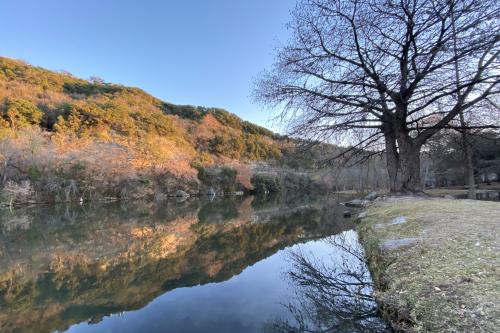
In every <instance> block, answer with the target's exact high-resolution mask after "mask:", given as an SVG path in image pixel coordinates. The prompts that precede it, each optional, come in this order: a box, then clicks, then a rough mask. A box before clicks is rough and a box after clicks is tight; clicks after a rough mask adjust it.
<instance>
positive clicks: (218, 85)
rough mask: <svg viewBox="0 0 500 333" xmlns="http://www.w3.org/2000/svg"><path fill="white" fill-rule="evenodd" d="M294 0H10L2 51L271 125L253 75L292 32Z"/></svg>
mask: <svg viewBox="0 0 500 333" xmlns="http://www.w3.org/2000/svg"><path fill="white" fill-rule="evenodd" d="M294 3H295V1H293V0H176V1H174V0H163V1H161V0H142V1H140V0H134V1H132V0H85V1H77V0H74V1H72V0H45V1H40V0H0V41H1V42H0V55H3V56H7V57H11V58H19V59H23V60H26V61H28V62H29V63H31V64H33V65H37V66H41V67H46V68H49V69H54V70H67V71H69V72H71V73H73V74H74V75H76V76H79V77H83V78H88V77H90V76H99V77H102V78H103V79H105V80H106V81H110V82H115V83H121V84H124V85H128V86H136V87H140V88H142V89H144V90H146V91H147V92H149V93H151V94H153V95H155V96H157V97H159V98H161V99H163V100H165V101H169V102H172V103H177V104H193V105H204V106H216V107H222V108H225V109H227V110H229V111H231V112H234V113H236V114H238V115H239V116H240V117H242V118H244V119H246V120H250V121H252V122H256V123H258V124H260V125H264V126H267V127H269V126H270V124H269V123H268V122H267V120H268V119H269V118H270V114H269V112H265V111H263V110H262V108H261V107H260V106H259V105H255V104H253V103H252V100H251V98H250V93H251V91H250V89H251V84H252V80H253V78H254V77H256V76H257V75H258V74H259V72H261V71H262V70H263V69H264V68H269V67H270V66H271V64H272V63H273V59H274V53H275V52H274V50H275V47H276V46H277V45H278V44H279V43H284V42H286V40H287V38H288V31H287V29H286V27H285V24H286V22H288V20H289V12H290V10H291V9H292V8H293V6H294Z"/></svg>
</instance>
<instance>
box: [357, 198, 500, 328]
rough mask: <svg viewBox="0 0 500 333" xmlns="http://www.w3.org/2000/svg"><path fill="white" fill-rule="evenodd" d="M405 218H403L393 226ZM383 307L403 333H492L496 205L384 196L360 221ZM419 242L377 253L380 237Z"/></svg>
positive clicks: (496, 321)
mask: <svg viewBox="0 0 500 333" xmlns="http://www.w3.org/2000/svg"><path fill="white" fill-rule="evenodd" d="M398 216H405V217H406V218H407V222H406V223H404V224H399V225H391V224H390V221H391V220H392V219H393V218H395V217H398ZM359 229H360V235H361V239H362V242H363V244H364V245H365V248H366V251H367V255H368V258H369V261H370V267H371V270H372V272H373V275H374V279H375V280H376V283H377V285H378V289H379V291H378V293H377V297H378V299H379V300H380V302H381V304H382V309H383V310H384V312H385V314H386V315H387V316H388V317H390V319H391V320H392V321H393V322H395V325H396V327H397V328H398V329H400V330H403V331H408V332H494V331H498V329H499V328H500V303H499V300H500V278H499V275H498V267H499V266H500V260H499V255H498V253H499V247H500V241H499V239H498V231H499V229H500V204H499V203H495V202H480V201H472V200H446V199H415V198H398V199H392V200H391V199H389V200H386V201H385V202H381V203H379V204H377V205H375V206H372V207H370V208H369V209H368V217H367V218H366V219H364V220H363V222H362V223H361V224H360V227H359ZM402 238H417V239H418V241H417V243H416V244H414V245H412V246H408V247H402V248H398V249H394V250H390V251H384V252H382V251H381V250H380V245H381V244H383V242H384V241H385V240H391V239H402Z"/></svg>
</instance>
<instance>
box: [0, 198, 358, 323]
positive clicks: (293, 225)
mask: <svg viewBox="0 0 500 333" xmlns="http://www.w3.org/2000/svg"><path fill="white" fill-rule="evenodd" d="M345 200H346V198H315V199H312V198H311V199H307V200H301V201H297V200H290V199H289V198H288V199H285V198H279V197H274V198H267V199H266V198H264V199H262V198H259V199H258V200H257V199H255V198H252V197H234V198H223V199H220V198H218V199H215V200H213V201H210V200H208V199H207V200H198V199H195V200H191V199H190V200H187V201H184V202H175V201H174V202H164V203H161V204H155V203H145V202H136V203H114V204H107V205H102V204H85V205H82V206H80V205H70V206H67V205H66V206H65V205H57V206H44V207H37V208H31V209H22V210H17V211H14V212H13V213H9V212H3V213H2V214H1V215H0V225H1V228H0V331H1V332H35V331H36V332H41V333H43V332H53V331H56V330H58V331H65V330H67V329H69V328H70V329H71V331H76V332H91V331H95V332H101V331H107V332H127V331H128V332H134V331H148V332H155V331H158V332H163V331H165V329H172V330H173V331H176V332H210V331H217V332H223V331H227V332H234V331H239V332H259V331H261V329H262V323H263V322H266V321H268V320H269V318H268V317H269V315H279V316H280V317H283V318H287V316H288V315H287V314H286V313H285V311H284V310H283V309H282V307H281V306H279V307H278V306H276V305H277V304H278V300H280V298H281V297H284V299H281V300H280V301H284V300H285V301H286V300H288V298H289V297H288V296H287V295H286V293H287V290H288V288H286V287H285V285H284V284H283V282H282V281H281V280H280V278H279V271H281V268H282V266H287V265H288V264H289V263H288V264H286V263H285V261H283V260H282V259H280V256H278V255H277V254H275V253H276V252H277V251H279V250H280V249H283V248H285V247H287V246H291V245H293V244H296V243H304V242H307V241H311V240H315V239H319V238H322V237H325V236H329V235H332V234H337V233H341V232H343V231H344V230H348V229H349V228H351V225H350V224H349V222H348V221H347V220H345V219H344V218H343V217H342V213H343V209H342V208H340V207H338V202H339V201H345ZM307 244H309V243H306V244H305V245H307ZM273 254H275V255H273ZM265 258H267V259H265ZM353 267H354V266H353ZM242 272H243V273H242ZM223 281H225V282H224V283H214V282H223ZM289 296H290V297H291V295H289ZM278 305H279V304H278ZM167 314H168V315H167ZM151 318H155V320H150V319H151ZM290 319H291V318H290ZM211 325H212V326H211ZM224 327H225V329H223V328H224Z"/></svg>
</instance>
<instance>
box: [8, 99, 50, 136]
mask: <svg viewBox="0 0 500 333" xmlns="http://www.w3.org/2000/svg"><path fill="white" fill-rule="evenodd" d="M2 117H3V119H4V120H6V121H7V122H8V123H9V125H10V127H11V128H13V129H19V128H23V127H28V126H32V125H39V124H40V123H41V121H42V117H43V113H42V111H40V109H39V108H38V107H37V106H36V105H35V104H33V103H32V102H31V101H28V100H25V99H6V100H5V102H4V107H3V112H2Z"/></svg>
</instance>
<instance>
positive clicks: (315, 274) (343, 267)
mask: <svg viewBox="0 0 500 333" xmlns="http://www.w3.org/2000/svg"><path fill="white" fill-rule="evenodd" d="M323 242H324V243H326V244H328V245H329V247H327V248H326V250H327V251H328V253H326V254H322V255H321V254H319V255H318V253H317V252H304V251H303V250H302V249H300V248H299V249H298V250H291V251H289V254H288V260H289V262H290V265H289V268H290V269H289V270H288V271H287V272H286V273H285V280H286V281H287V282H288V283H289V285H290V287H291V289H293V290H294V294H295V296H294V297H293V298H292V300H291V301H290V302H288V303H287V304H285V305H284V306H285V307H286V309H287V310H288V311H289V313H290V316H289V319H277V320H274V321H273V322H272V323H270V324H269V327H268V331H269V332H288V333H291V332H318V333H319V332H388V331H389V329H388V327H387V326H386V324H385V323H384V322H383V321H382V320H381V319H380V318H379V314H378V310H377V304H376V301H375V299H374V297H373V282H372V280H371V277H370V273H369V271H368V268H367V265H366V263H365V260H364V257H363V250H362V248H361V246H360V244H359V243H358V240H357V235H356V233H355V232H354V231H352V230H351V231H347V232H343V233H341V234H339V235H335V236H331V237H328V238H327V239H325V240H324V241H323Z"/></svg>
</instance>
